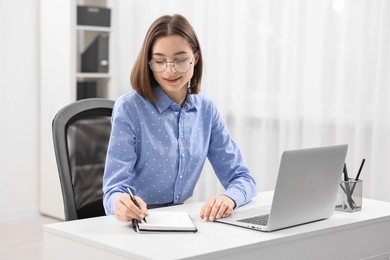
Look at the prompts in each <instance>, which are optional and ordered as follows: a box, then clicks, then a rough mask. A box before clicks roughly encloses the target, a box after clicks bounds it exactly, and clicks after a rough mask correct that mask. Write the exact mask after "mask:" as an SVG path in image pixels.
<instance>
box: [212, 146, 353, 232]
mask: <svg viewBox="0 0 390 260" xmlns="http://www.w3.org/2000/svg"><path fill="white" fill-rule="evenodd" d="M347 150H348V145H347V144H342V145H333V146H325V147H317V148H305V149H298V150H290V151H285V152H283V154H282V157H281V161H280V166H279V167H280V168H279V173H278V177H277V181H276V186H275V190H274V195H273V200H272V205H271V206H270V207H269V206H268V209H269V211H266V210H265V209H264V208H265V207H255V208H251V209H246V210H244V209H240V210H237V211H235V212H234V213H233V214H232V215H230V216H229V217H226V218H220V219H216V220H214V221H216V222H220V223H225V224H231V225H235V226H240V227H244V228H250V229H254V230H260V231H274V230H279V229H283V228H287V227H292V226H297V225H301V224H305V223H309V222H313V221H317V220H322V219H326V218H329V217H330V216H332V214H333V212H334V208H335V202H336V197H337V190H338V185H339V182H340V178H341V176H342V171H343V166H344V162H345V158H346V155H347Z"/></svg>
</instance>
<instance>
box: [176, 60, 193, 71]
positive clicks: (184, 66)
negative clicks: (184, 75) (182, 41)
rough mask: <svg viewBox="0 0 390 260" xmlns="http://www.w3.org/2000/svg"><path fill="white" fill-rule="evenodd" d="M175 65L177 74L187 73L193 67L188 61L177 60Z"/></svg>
mask: <svg viewBox="0 0 390 260" xmlns="http://www.w3.org/2000/svg"><path fill="white" fill-rule="evenodd" d="M174 64H175V70H176V71H177V72H187V71H189V70H190V67H191V63H190V62H189V61H188V60H175V62H174Z"/></svg>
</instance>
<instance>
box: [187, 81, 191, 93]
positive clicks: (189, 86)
mask: <svg viewBox="0 0 390 260" xmlns="http://www.w3.org/2000/svg"><path fill="white" fill-rule="evenodd" d="M187 90H188V92H189V93H191V80H190V81H188V85H187Z"/></svg>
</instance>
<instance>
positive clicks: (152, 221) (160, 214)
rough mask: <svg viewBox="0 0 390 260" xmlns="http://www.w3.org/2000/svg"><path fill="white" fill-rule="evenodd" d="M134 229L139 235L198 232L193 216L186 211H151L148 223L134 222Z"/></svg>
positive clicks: (147, 218)
mask: <svg viewBox="0 0 390 260" xmlns="http://www.w3.org/2000/svg"><path fill="white" fill-rule="evenodd" d="M132 224H133V229H134V231H136V232H138V233H147V232H197V228H196V226H195V224H194V222H193V221H192V219H191V216H190V215H189V214H188V213H187V212H185V211H158V210H150V211H149V215H148V216H147V217H146V222H144V221H143V220H142V221H141V222H139V221H136V220H134V221H133V223H132Z"/></svg>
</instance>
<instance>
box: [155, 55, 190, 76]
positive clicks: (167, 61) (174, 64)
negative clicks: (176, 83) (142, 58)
mask: <svg viewBox="0 0 390 260" xmlns="http://www.w3.org/2000/svg"><path fill="white" fill-rule="evenodd" d="M194 59H195V55H194V56H192V59H191V60H189V59H176V60H171V61H169V60H165V67H164V69H163V70H162V71H155V70H153V68H152V61H155V59H151V60H150V61H149V62H148V64H149V68H150V69H151V70H152V71H153V72H155V73H162V72H164V71H165V70H166V69H167V67H168V63H170V64H172V68H173V70H174V71H175V72H179V73H187V72H188V71H189V70H190V69H191V65H192V63H194ZM178 60H185V61H188V62H189V63H190V66H189V68H188V70H187V71H177V70H176V63H175V62H176V61H178Z"/></svg>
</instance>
